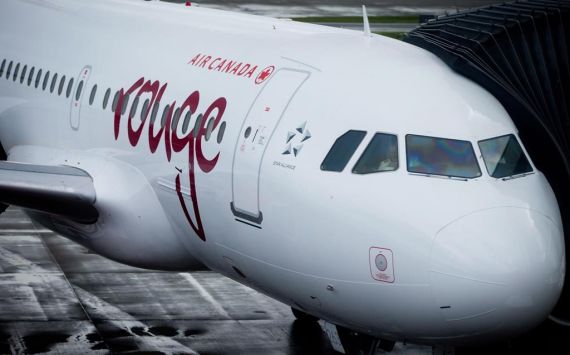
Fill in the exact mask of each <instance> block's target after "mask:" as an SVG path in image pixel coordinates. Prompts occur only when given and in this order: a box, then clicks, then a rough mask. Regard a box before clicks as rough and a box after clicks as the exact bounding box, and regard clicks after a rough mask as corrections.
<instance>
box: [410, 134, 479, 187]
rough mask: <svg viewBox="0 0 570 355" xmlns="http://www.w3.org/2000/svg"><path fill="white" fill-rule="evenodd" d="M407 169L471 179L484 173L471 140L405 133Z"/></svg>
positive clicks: (420, 172) (414, 171) (412, 171)
mask: <svg viewBox="0 0 570 355" xmlns="http://www.w3.org/2000/svg"><path fill="white" fill-rule="evenodd" d="M406 148H407V151H406V153H407V161H408V171H409V172H411V173H417V174H426V175H440V176H447V177H458V178H464V179H472V178H476V177H479V176H481V169H480V168H479V164H478V163H477V158H476V157H475V152H474V151H473V146H472V145H471V142H468V141H461V140H456V139H445V138H434V137H425V136H415V135H411V134H409V135H407V136H406Z"/></svg>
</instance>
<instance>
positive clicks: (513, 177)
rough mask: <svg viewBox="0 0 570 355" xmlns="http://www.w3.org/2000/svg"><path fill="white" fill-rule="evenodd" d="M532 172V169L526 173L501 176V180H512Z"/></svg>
mask: <svg viewBox="0 0 570 355" xmlns="http://www.w3.org/2000/svg"><path fill="white" fill-rule="evenodd" d="M532 174H534V171H531V172H528V173H522V174H515V175H511V176H506V177H504V178H501V180H503V181H507V180H514V179H518V178H522V177H525V176H529V175H532Z"/></svg>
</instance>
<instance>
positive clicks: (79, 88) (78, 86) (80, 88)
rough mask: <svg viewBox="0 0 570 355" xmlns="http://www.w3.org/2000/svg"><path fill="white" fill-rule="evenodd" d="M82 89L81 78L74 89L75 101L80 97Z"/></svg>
mask: <svg viewBox="0 0 570 355" xmlns="http://www.w3.org/2000/svg"><path fill="white" fill-rule="evenodd" d="M82 91H83V80H81V81H80V82H79V84H78V85H77V90H76V91H75V101H79V99H80V98H81V92H82Z"/></svg>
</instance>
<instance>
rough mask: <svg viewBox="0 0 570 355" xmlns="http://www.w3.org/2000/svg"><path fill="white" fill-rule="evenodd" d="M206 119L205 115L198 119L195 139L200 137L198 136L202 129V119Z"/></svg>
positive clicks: (195, 125)
mask: <svg viewBox="0 0 570 355" xmlns="http://www.w3.org/2000/svg"><path fill="white" fill-rule="evenodd" d="M203 118H204V115H202V114H199V115H198V117H197V118H196V123H195V124H194V138H196V137H198V134H199V133H200V128H201V127H202V119H203Z"/></svg>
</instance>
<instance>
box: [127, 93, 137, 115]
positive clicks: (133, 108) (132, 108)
mask: <svg viewBox="0 0 570 355" xmlns="http://www.w3.org/2000/svg"><path fill="white" fill-rule="evenodd" d="M138 107H139V97H138V96H137V97H135V100H134V101H133V105H132V106H131V112H130V113H129V117H132V118H134V117H135V115H136V114H137V109H138Z"/></svg>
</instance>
